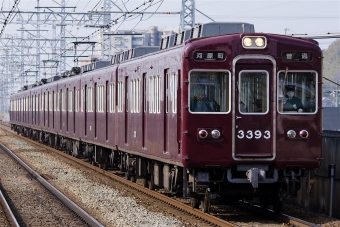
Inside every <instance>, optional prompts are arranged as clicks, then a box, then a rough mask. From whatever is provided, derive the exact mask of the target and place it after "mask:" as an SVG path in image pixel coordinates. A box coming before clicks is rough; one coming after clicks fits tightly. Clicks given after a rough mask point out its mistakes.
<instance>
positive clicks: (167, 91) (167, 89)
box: [164, 69, 171, 113]
mask: <svg viewBox="0 0 340 227" xmlns="http://www.w3.org/2000/svg"><path fill="white" fill-rule="evenodd" d="M168 71H169V69H166V70H165V78H164V79H165V97H164V99H165V113H169V103H170V100H169V99H170V97H171V96H170V81H171V79H170V78H169V77H170V76H169V73H168Z"/></svg>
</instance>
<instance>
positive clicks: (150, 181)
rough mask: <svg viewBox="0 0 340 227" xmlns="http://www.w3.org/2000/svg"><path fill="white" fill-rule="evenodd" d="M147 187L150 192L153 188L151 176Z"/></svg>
mask: <svg viewBox="0 0 340 227" xmlns="http://www.w3.org/2000/svg"><path fill="white" fill-rule="evenodd" d="M148 185H149V189H150V190H153V189H154V188H155V183H154V181H153V175H151V177H150V180H149V182H148Z"/></svg>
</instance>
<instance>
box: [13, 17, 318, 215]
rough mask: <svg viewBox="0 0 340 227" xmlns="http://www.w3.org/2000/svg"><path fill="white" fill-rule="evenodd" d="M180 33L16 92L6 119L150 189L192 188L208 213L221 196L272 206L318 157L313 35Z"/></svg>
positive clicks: (209, 27)
mask: <svg viewBox="0 0 340 227" xmlns="http://www.w3.org/2000/svg"><path fill="white" fill-rule="evenodd" d="M188 34H189V32H183V33H180V34H177V35H176V36H171V37H166V38H165V39H163V41H162V44H161V47H160V50H159V51H155V50H154V49H150V47H141V48H135V49H132V50H129V51H127V52H124V53H121V54H118V55H115V56H113V57H112V61H111V65H109V66H106V67H103V68H100V69H94V70H92V71H90V72H86V71H88V69H86V70H85V67H84V69H83V70H82V71H83V72H82V73H80V75H75V76H72V77H68V78H66V79H61V80H58V81H54V82H51V83H47V84H46V85H41V86H38V87H36V88H32V89H28V90H24V91H21V92H19V93H17V94H14V95H12V96H11V115H10V116H11V124H12V128H13V129H14V130H15V131H17V132H18V133H21V134H23V135H25V136H29V137H31V138H33V139H36V140H39V141H41V142H44V143H47V144H49V145H51V146H54V147H57V148H59V149H62V150H64V151H65V152H68V153H70V154H72V155H75V156H85V157H89V158H90V160H91V161H92V162H93V163H94V164H98V165H99V166H101V167H102V168H120V169H121V170H123V171H125V172H126V177H127V178H128V179H131V180H132V181H137V182H138V183H141V184H143V185H145V186H148V187H149V188H150V189H153V188H154V187H155V186H157V187H163V188H165V189H168V190H170V191H172V192H173V193H179V192H180V193H181V194H183V196H190V197H191V205H192V206H193V207H198V206H199V205H201V208H202V210H203V211H204V212H208V211H209V207H210V200H211V199H213V198H217V197H218V198H221V199H228V200H235V199H243V198H253V197H257V198H259V201H260V203H261V205H262V206H263V207H267V205H268V204H272V205H273V208H274V210H275V211H276V212H280V210H281V207H282V201H283V200H284V199H286V198H288V197H289V196H292V195H294V194H295V193H296V192H297V190H299V188H300V183H301V182H300V179H301V177H302V176H304V174H306V173H308V171H310V170H313V169H315V168H318V167H319V166H320V164H321V163H320V162H321V159H322V158H321V157H322V154H321V130H322V127H321V125H322V124H321V119H322V118H321V115H322V111H321V106H322V105H321V94H322V91H321V78H322V75H321V68H322V65H321V63H322V52H321V50H320V48H319V46H318V43H317V42H315V41H313V40H305V39H299V38H292V37H287V36H281V35H275V34H265V33H255V32H254V28H253V25H251V24H247V23H210V24H206V25H200V26H198V27H196V28H193V29H192V30H191V33H190V37H191V38H190V39H188V40H186V38H187V35H188ZM185 40H186V41H185ZM99 63H100V62H97V64H99ZM92 67H94V65H92ZM27 97H31V99H29V98H28V101H27V103H26V100H27ZM33 97H34V98H33ZM30 100H31V101H30ZM32 100H34V101H32ZM39 103H40V104H39ZM43 103H46V104H45V107H44V106H43V105H42V104H43ZM31 105H33V106H35V107H33V108H32V107H31ZM46 105H47V107H46ZM37 113H38V114H37ZM31 117H33V118H32V119H34V120H33V122H30V121H28V120H27V119H28V118H29V119H31ZM37 118H38V121H37ZM39 118H40V119H39ZM53 119H56V120H53ZM46 120H47V121H46ZM49 121H53V122H49ZM34 122H39V123H38V124H37V123H34ZM32 135H38V136H32Z"/></svg>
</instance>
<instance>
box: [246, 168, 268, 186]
mask: <svg viewBox="0 0 340 227" xmlns="http://www.w3.org/2000/svg"><path fill="white" fill-rule="evenodd" d="M246 176H247V179H248V181H249V182H250V183H251V185H252V186H253V188H254V189H255V190H256V189H257V188H258V187H259V181H263V180H265V179H266V171H264V170H263V169H260V168H251V169H249V170H248V171H247V172H246Z"/></svg>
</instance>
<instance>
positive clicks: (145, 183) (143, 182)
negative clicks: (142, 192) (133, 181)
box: [142, 179, 148, 188]
mask: <svg viewBox="0 0 340 227" xmlns="http://www.w3.org/2000/svg"><path fill="white" fill-rule="evenodd" d="M147 182H148V181H147V180H146V179H143V180H142V185H143V187H144V188H146V186H147V185H148V183H147Z"/></svg>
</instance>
